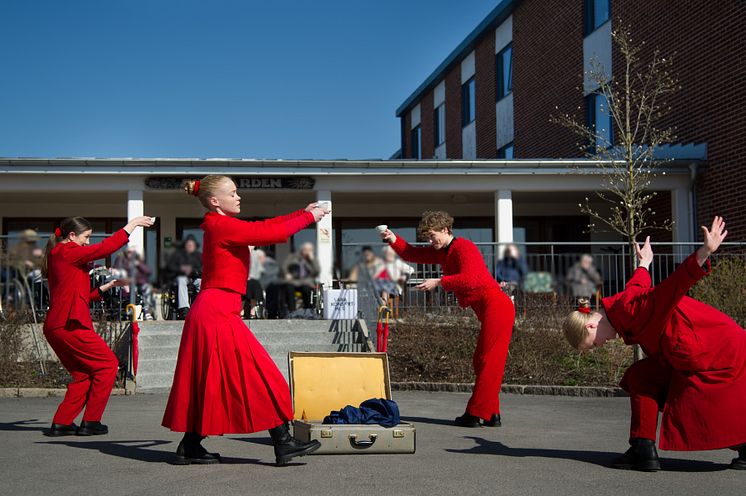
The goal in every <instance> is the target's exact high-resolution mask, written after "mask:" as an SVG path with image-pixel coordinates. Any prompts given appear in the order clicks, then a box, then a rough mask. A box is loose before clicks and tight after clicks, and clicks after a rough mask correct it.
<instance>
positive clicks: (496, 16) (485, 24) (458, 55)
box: [396, 0, 515, 117]
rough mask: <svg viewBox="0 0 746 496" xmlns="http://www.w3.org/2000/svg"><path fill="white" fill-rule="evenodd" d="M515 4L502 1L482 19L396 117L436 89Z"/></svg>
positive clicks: (413, 94) (510, 11)
mask: <svg viewBox="0 0 746 496" xmlns="http://www.w3.org/2000/svg"><path fill="white" fill-rule="evenodd" d="M514 2H515V0H502V1H501V2H500V3H499V4H497V7H495V8H494V9H492V12H490V13H489V14H487V17H485V18H484V19H482V22H480V23H479V25H477V27H476V28H474V29H473V30H472V31H471V33H469V34H468V35H467V37H466V38H464V40H463V41H462V42H461V43H459V45H458V46H457V47H456V48H455V49H454V50H453V51H452V52H451V53H450V54H449V55H448V57H446V59H445V60H444V61H443V62H441V63H440V65H439V66H438V67H436V68H435V70H434V71H433V72H432V73H431V74H430V75H429V76H428V77H427V79H425V81H424V82H423V83H422V84H421V85H420V86H418V87H417V89H416V90H414V92H413V93H412V94H411V95H409V97H407V99H406V100H404V103H402V104H401V105H399V108H397V109H396V116H397V117H401V115H402V114H403V113H404V112H405V111H406V110H407V109H409V108H410V107H411V106H412V103H413V102H414V101H416V100H417V99H418V98H419V97H420V96H421V95H422V94H423V93H424V92H425V91H427V90H428V89H430V88H431V87H434V86H435V84H436V82H439V81H440V79H441V75H442V74H443V73H444V72H446V71H447V70H448V69H449V68H450V67H451V66H452V65H453V64H455V63H456V62H460V61H461V59H462V58H463V55H464V52H465V51H467V50H469V51H471V49H472V48H473V46H474V44H475V43H476V41H477V39H478V38H479V37H480V36H481V35H482V33H484V31H485V30H487V29H488V28H490V27H491V26H493V25H496V24H499V23H501V22H502V21H504V20H505V19H507V17H508V15H509V14H510V13H512V7H513V3H514Z"/></svg>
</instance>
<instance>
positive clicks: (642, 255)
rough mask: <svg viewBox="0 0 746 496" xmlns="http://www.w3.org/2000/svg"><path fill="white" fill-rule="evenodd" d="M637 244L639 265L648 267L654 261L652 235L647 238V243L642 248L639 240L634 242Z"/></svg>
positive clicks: (636, 250) (636, 251)
mask: <svg viewBox="0 0 746 496" xmlns="http://www.w3.org/2000/svg"><path fill="white" fill-rule="evenodd" d="M633 243H634V245H635V253H636V254H637V265H638V267H644V268H646V269H647V268H648V267H650V264H651V263H652V262H653V248H652V247H651V246H650V236H648V237H647V238H645V243H644V244H643V245H642V248H640V245H639V244H637V241H634V242H633Z"/></svg>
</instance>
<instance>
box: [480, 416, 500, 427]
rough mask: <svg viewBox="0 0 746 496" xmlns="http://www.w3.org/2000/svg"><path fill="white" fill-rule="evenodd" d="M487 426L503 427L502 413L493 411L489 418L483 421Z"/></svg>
mask: <svg viewBox="0 0 746 496" xmlns="http://www.w3.org/2000/svg"><path fill="white" fill-rule="evenodd" d="M482 425H484V426H485V427H502V425H503V423H502V422H501V421H500V414H499V413H493V414H492V417H491V418H490V419H489V420H485V421H484V422H482Z"/></svg>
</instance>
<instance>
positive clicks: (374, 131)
mask: <svg viewBox="0 0 746 496" xmlns="http://www.w3.org/2000/svg"><path fill="white" fill-rule="evenodd" d="M496 4H497V1H496V0H491V1H487V0H461V1H456V0H377V1H372V0H370V1H356V0H347V1H344V0H330V1H323V0H317V1H311V0H307V1H302V0H295V1H280V0H278V1H268V0H264V1H261V2H258V1H252V0H201V1H197V0H119V1H113V0H90V1H83V0H65V1H62V0H0V156H4V157H199V158H209V157H231V158H237V157H241V158H286V159H303V158H306V159H334V158H349V159H360V158H388V157H389V156H390V155H391V154H392V153H393V152H394V151H396V150H397V149H398V148H399V134H400V127H399V120H398V119H396V117H395V115H394V112H395V110H396V108H397V107H398V106H399V105H400V104H401V103H402V102H403V101H404V100H405V99H406V98H407V96H409V94H410V93H411V92H412V91H414V89H415V88H416V87H417V86H418V85H419V84H420V83H421V82H422V81H423V80H424V79H425V78H426V77H427V76H428V75H429V74H430V73H431V72H432V71H433V70H434V69H435V67H437V65H438V64H439V63H440V62H442V60H443V59H444V58H445V57H446V56H447V55H448V54H449V53H450V52H451V50H453V49H454V48H455V47H456V46H457V45H458V43H460V42H461V40H463V38H465V37H466V35H467V34H468V33H469V32H470V31H471V30H472V29H473V28H474V27H476V25H477V24H478V23H479V22H480V21H481V20H482V19H483V18H484V17H485V16H486V15H487V14H488V13H489V12H490V11H491V10H492V9H493V8H494V7H495V5H496Z"/></svg>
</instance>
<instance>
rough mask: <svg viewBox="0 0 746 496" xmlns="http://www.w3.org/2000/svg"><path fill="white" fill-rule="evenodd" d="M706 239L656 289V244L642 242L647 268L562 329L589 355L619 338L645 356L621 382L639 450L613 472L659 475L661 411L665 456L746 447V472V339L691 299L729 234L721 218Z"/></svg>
mask: <svg viewBox="0 0 746 496" xmlns="http://www.w3.org/2000/svg"><path fill="white" fill-rule="evenodd" d="M702 231H703V233H704V244H703V245H702V246H701V247H700V248H699V249H698V250H697V251H696V252H694V253H693V254H692V255H690V256H689V257H688V258H687V259H686V260H684V261H683V262H682V263H681V265H679V267H677V268H676V270H675V271H674V272H673V273H672V274H671V275H670V276H668V277H667V278H666V279H665V280H663V281H661V282H660V283H659V284H658V285H656V286H655V287H651V278H650V273H649V272H648V268H649V267H650V263H651V262H652V261H653V250H652V248H651V247H650V238H649V237H648V238H647V239H646V240H645V243H644V245H643V246H642V248H640V247H639V246H638V245H637V244H636V243H635V249H636V251H637V258H638V260H639V267H638V268H637V269H636V270H635V272H634V273H633V274H632V277H631V278H630V280H629V281H628V282H627V285H626V287H625V289H624V291H622V292H621V293H618V294H616V295H614V296H610V297H608V298H604V299H603V301H602V306H603V309H602V310H601V311H599V312H591V311H590V308H589V307H588V306H587V302H583V303H582V304H581V308H579V309H578V310H577V311H574V312H572V313H571V314H570V315H569V316H568V317H567V318H566V319H565V322H564V324H563V327H564V331H565V336H566V337H567V339H568V341H569V342H570V344H571V345H573V346H574V347H576V348H578V349H579V350H581V351H585V350H589V349H591V348H596V347H600V346H603V345H604V343H606V341H608V340H609V339H613V338H615V337H616V336H617V335H619V336H621V337H622V339H624V342H625V343H627V344H639V345H640V346H641V347H642V349H643V351H645V354H646V355H647V358H645V359H643V360H640V361H638V362H636V363H635V364H633V365H632V366H631V367H630V368H629V369H627V372H626V373H625V374H624V377H623V378H622V383H621V386H622V388H623V389H624V390H625V391H627V392H628V393H629V395H630V403H631V410H632V419H631V427H630V439H629V443H630V446H631V447H630V449H629V450H628V451H627V452H626V453H625V454H624V455H623V456H622V457H621V458H619V459H618V460H616V461H614V463H613V466H614V467H615V468H625V469H636V470H645V471H654V470H659V469H660V462H659V460H658V453H657V451H656V449H655V438H656V429H657V426H658V411H659V410H661V411H663V417H662V421H661V429H660V447H661V449H667V450H677V451H693V450H698V451H699V450H714V449H720V448H733V449H738V448H740V449H739V451H738V453H739V456H738V458H735V459H734V460H733V462H732V463H731V467H732V468H735V469H741V470H743V469H746V448H744V447H743V445H744V444H745V443H746V421H744V419H745V418H746V332H744V330H743V329H742V328H741V327H740V326H739V325H738V324H736V322H734V321H733V320H732V319H731V318H730V317H728V316H727V315H725V314H723V313H721V312H719V311H718V310H715V309H714V308H712V307H710V306H708V305H705V304H704V303H701V302H699V301H697V300H694V299H692V298H690V297H688V296H686V293H687V291H689V288H691V287H692V286H693V285H694V284H695V283H696V282H697V281H698V280H700V279H701V278H703V277H704V276H706V275H707V274H708V273H709V271H710V262H709V260H708V258H709V256H710V255H711V254H712V253H714V252H715V251H716V250H717V249H718V247H719V246H720V244H721V243H722V241H723V239H725V236H726V235H727V234H728V231H726V230H725V222H724V221H723V219H722V218H721V217H715V219H714V220H713V222H712V227H711V228H710V229H709V230H708V229H707V228H706V227H704V226H703V227H702Z"/></svg>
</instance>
